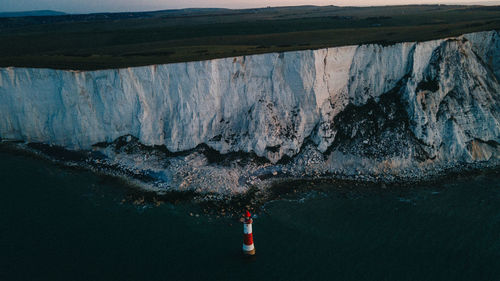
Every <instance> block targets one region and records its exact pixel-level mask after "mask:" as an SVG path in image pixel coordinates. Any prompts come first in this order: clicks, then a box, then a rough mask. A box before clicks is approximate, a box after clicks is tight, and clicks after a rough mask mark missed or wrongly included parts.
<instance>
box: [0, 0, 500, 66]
mask: <svg viewBox="0 0 500 281" xmlns="http://www.w3.org/2000/svg"><path fill="white" fill-rule="evenodd" d="M38 12H40V11H38ZM485 30H500V6H480V5H477V6H465V5H408V6H378V7H338V6H296V7H269V8H258V9H241V10H232V9H219V8H214V9H205V8H204V9H180V10H163V11H153V12H124V13H97V14H79V15H68V14H67V15H59V16H36V17H35V16H29V17H10V18H5V17H3V18H0V31H1V32H0V42H2V44H0V67H7V66H17V67H43V68H56V69H75V70H95V69H108V68H123V67H130V66H142V65H152V64H165V63H174V62H185V61H197V60H208V59H214V58H222V57H234V56H241V55H251V54H261V53H270V52H285V51H295V50H307V49H319V48H327V47H335V46H345V45H357V44H381V45H390V44H395V43H398V42H409V41H426V40H433V39H439V38H444V37H450V36H457V35H461V34H464V33H471V32H477V31H485Z"/></svg>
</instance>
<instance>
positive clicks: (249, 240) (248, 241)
mask: <svg viewBox="0 0 500 281" xmlns="http://www.w3.org/2000/svg"><path fill="white" fill-rule="evenodd" d="M243 244H245V245H252V244H253V235H252V233H250V234H243Z"/></svg>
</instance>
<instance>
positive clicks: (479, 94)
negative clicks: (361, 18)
mask: <svg viewBox="0 0 500 281" xmlns="http://www.w3.org/2000/svg"><path fill="white" fill-rule="evenodd" d="M123 136H128V137H127V138H126V139H125V141H129V142H130V141H131V140H132V139H134V143H136V144H140V145H141V146H142V145H144V146H163V147H166V148H167V149H168V151H169V154H168V155H167V154H165V156H164V158H161V159H159V158H158V159H155V160H154V164H153V162H151V163H150V162H148V161H153V160H149V159H150V158H151V157H145V156H144V155H146V154H147V155H149V154H151V150H147V151H149V152H134V153H135V154H134V153H131V152H130V151H129V152H130V153H125V152H123V153H120V152H119V151H118V150H117V148H116V145H115V146H114V148H113V149H114V150H113V149H110V146H111V143H113V142H115V144H116V140H117V139H119V138H120V137H123ZM0 138H1V139H3V140H21V141H25V142H30V143H44V144H48V145H57V146H62V147H65V148H67V149H69V150H88V151H90V150H92V149H93V150H94V151H95V150H99V151H100V152H101V153H102V154H103V155H104V156H105V161H108V162H110V163H115V164H116V163H121V164H120V165H122V166H123V167H122V168H124V169H132V170H134V171H135V170H140V171H142V172H144V171H154V173H150V172H148V175H150V176H151V177H153V178H156V179H157V180H158V181H161V182H163V183H164V184H165V185H166V186H168V187H171V188H179V187H180V186H191V185H192V186H193V187H194V188H195V189H197V190H204V191H212V189H213V187H201V186H202V185H203V182H211V180H213V181H214V182H220V185H221V186H225V187H224V188H223V189H224V190H232V191H234V190H238V191H241V190H245V189H246V188H247V187H248V186H250V185H252V184H254V183H255V181H256V178H255V177H253V176H252V175H256V174H259V173H258V171H259V169H260V170H262V169H266V171H269V169H275V170H272V171H273V174H276V173H277V172H276V171H279V175H282V176H283V177H286V176H287V175H289V176H290V177H301V176H311V175H327V174H332V175H333V174H335V173H337V172H339V173H353V171H354V170H355V172H356V173H359V174H366V175H371V176H379V175H380V176H383V175H384V174H387V173H389V174H394V175H397V173H399V172H400V171H403V170H405V171H413V172H415V173H419V172H418V171H423V172H421V173H420V174H422V175H424V174H425V169H426V167H433V168H435V167H436V165H438V164H439V165H447V166H453V165H458V164H459V163H474V162H478V161H497V160H498V159H500V145H499V143H500V36H499V33H498V32H496V31H490V32H479V33H473V34H466V35H463V36H460V37H457V38H447V39H442V40H435V41H428V42H421V43H413V42H412V43H400V44H395V45H390V46H381V45H361V46H347V47H338V48H328V49H320V50H309V51H296V52H286V53H271V54H263V55H252V56H244V57H235V58H224V59H215V60H210V61H200V62H187V63H176V64H166V65H153V66H147V67H134V68H126V69H112V70H100V71H63V70H52V69H28V68H15V67H9V68H1V69H0ZM97 143H101V146H100V148H99V149H98V148H96V147H95V146H94V147H93V145H95V144H97ZM102 143H109V144H110V145H109V146H108V147H107V148H106V147H105V146H104V147H105V148H103V145H102ZM201 144H204V145H206V146H208V147H209V148H210V150H212V149H213V150H215V151H216V152H218V153H220V154H227V153H229V152H238V153H242V154H241V155H239V156H238V157H242V158H245V157H250V156H248V155H250V154H252V153H254V154H256V155H257V156H260V157H264V158H267V159H268V160H269V163H260V164H258V163H254V164H248V163H246V164H240V165H239V166H238V167H235V166H234V165H222V164H220V163H219V164H217V163H214V162H213V161H209V158H210V157H208V158H207V156H206V155H205V154H206V153H205V154H203V153H201V154H200V153H198V152H196V148H197V147H198V148H199V147H200V145H201ZM209 148H205V150H207V149H209ZM112 150H113V151H112ZM180 151H190V152H189V153H185V154H174V153H173V152H180ZM245 153H250V154H248V155H247V154H245ZM132 154H133V155H135V156H134V157H135V158H134V159H135V160H134V161H126V159H128V158H130V157H131V156H130V155H132ZM197 155H198V156H199V157H202V158H203V157H205V158H207V159H208V160H207V159H201V160H200V159H198V160H199V161H198V160H197V161H194V160H192V159H193V158H196V157H198V156H197ZM200 155H201V156H200ZM127 157H128V158H127ZM138 157H139V158H140V157H142V158H141V159H142V160H138ZM220 157H223V155H222V156H220ZM235 157H236V156H235ZM236 158H237V157H236ZM129 160H130V159H129ZM280 160H282V161H280ZM285 160H286V161H285ZM176 161H180V162H179V163H181V162H182V163H183V164H178V165H177V164H175V163H177V162H176ZM193 161H194V162H193ZM231 161H233V162H234V161H236V160H234V159H233V160H231ZM240 162H241V161H240V160H238V163H240ZM264 162H265V161H264ZM127 163H128V164H127ZM193 163H196V164H193ZM235 163H236V162H235ZM175 165H177V166H175ZM183 165H184V166H183ZM249 165H250V166H251V167H250V166H249ZM181 166H183V167H185V168H180V167H181ZM186 167H187V168H186ZM182 169H186V170H189V171H185V173H184V174H183V172H182V171H183V170H182ZM276 169H277V170H276ZM353 169H354V170H353ZM408 169H409V170H408ZM207 171H209V172H207ZM186 173H189V175H191V176H192V179H191V181H190V182H186V177H188V176H187V174H186ZM232 173H233V174H232ZM420 174H419V175H420ZM198 178H203V180H199V182H198V183H196V181H197V179H198ZM243 178H244V179H245V180H242V179H243ZM247 179H248V180H247ZM257 180H258V179H257ZM160 185H161V184H160ZM211 188H212V189H211ZM214 191H217V190H216V189H214Z"/></svg>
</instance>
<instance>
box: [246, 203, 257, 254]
mask: <svg viewBox="0 0 500 281" xmlns="http://www.w3.org/2000/svg"><path fill="white" fill-rule="evenodd" d="M252 222H253V220H252V214H250V212H249V211H246V213H245V220H244V221H243V254H244V255H249V256H253V255H255V246H254V245H253V235H252Z"/></svg>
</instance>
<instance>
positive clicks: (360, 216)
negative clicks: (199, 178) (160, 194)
mask: <svg viewBox="0 0 500 281" xmlns="http://www.w3.org/2000/svg"><path fill="white" fill-rule="evenodd" d="M123 185H124V183H123V182H120V181H118V180H113V179H109V178H105V177H102V176H98V175H95V174H93V173H91V172H89V171H85V170H81V169H69V168H65V167H61V166H58V165H55V164H52V163H51V162H48V161H46V160H42V159H36V158H33V157H29V156H23V155H17V154H13V153H11V152H0V280H9V281H11V280H500V174H499V173H498V172H494V171H493V172H487V173H486V172H485V173H482V174H477V175H474V176H467V177H460V178H458V177H457V178H453V179H450V180H447V181H446V182H444V183H440V184H421V185H418V186H417V185H416V186H413V187H404V188H403V187H399V188H386V189H382V188H381V187H380V186H373V187H372V188H370V187H368V188H360V189H359V190H358V189H357V188H356V187H353V188H337V187H336V186H334V185H333V184H330V185H331V186H323V187H322V188H321V189H311V190H307V189H306V191H303V192H298V193H294V194H289V195H284V196H281V198H280V199H278V200H274V201H272V202H268V203H267V204H265V205H264V206H263V208H262V209H261V210H260V211H259V212H258V213H257V217H256V218H255V219H254V225H253V233H254V241H255V247H256V250H257V255H256V256H255V258H253V259H245V258H243V257H242V256H241V244H242V228H243V227H242V224H241V223H240V222H239V221H238V218H236V217H229V216H227V217H217V216H215V215H205V214H202V213H201V212H200V207H199V206H197V205H195V204H191V203H189V202H182V203H177V204H171V203H165V204H162V205H160V206H156V205H155V204H133V203H132V202H130V201H127V200H125V201H124V199H126V198H127V192H128V191H127V190H129V189H130V188H125V187H124V186H123ZM290 188H292V189H293V188H294V187H293V186H291V187H290Z"/></svg>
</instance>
